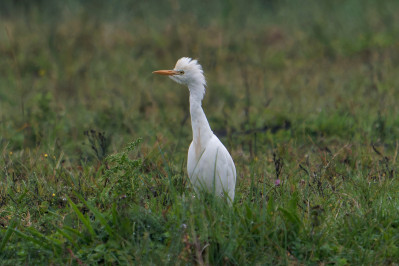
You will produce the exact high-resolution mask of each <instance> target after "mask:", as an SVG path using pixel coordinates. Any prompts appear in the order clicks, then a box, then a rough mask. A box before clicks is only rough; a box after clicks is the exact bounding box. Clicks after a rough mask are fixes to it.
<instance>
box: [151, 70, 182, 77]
mask: <svg viewBox="0 0 399 266" xmlns="http://www.w3.org/2000/svg"><path fill="white" fill-rule="evenodd" d="M152 73H153V74H158V75H164V76H173V75H180V72H179V71H174V70H157V71H154V72H152Z"/></svg>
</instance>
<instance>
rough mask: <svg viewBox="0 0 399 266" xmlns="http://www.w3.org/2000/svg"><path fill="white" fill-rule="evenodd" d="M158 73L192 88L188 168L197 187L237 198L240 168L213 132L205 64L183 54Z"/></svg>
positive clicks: (231, 198)
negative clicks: (205, 105)
mask: <svg viewBox="0 0 399 266" xmlns="http://www.w3.org/2000/svg"><path fill="white" fill-rule="evenodd" d="M153 73H154V74H159V75H167V76H169V77H170V78H171V79H172V80H174V81H176V82H177V83H180V84H183V85H186V86H187V87H188V89H189V91H190V115H191V126H192V130H193V141H192V142H191V144H190V148H189V149H188V158H187V172H188V176H189V178H190V181H191V184H192V185H193V187H194V189H195V191H196V192H197V193H198V192H199V191H206V192H211V193H213V194H214V195H217V196H221V197H224V196H228V201H229V203H230V204H231V203H232V202H233V200H234V189H235V185H236V168H235V166H234V162H233V159H232V158H231V156H230V154H229V152H228V151H227V149H226V148H225V147H224V146H223V144H222V143H221V142H220V140H219V139H218V138H217V137H216V136H215V134H213V132H212V130H211V127H210V126H209V123H208V120H207V119H206V116H205V113H204V111H203V110H202V106H201V105H202V99H203V98H204V94H205V86H206V81H205V77H204V73H203V71H202V67H201V65H200V64H199V63H198V61H197V60H193V59H191V58H188V57H183V58H180V59H179V60H178V61H177V63H176V66H175V68H174V69H173V70H158V71H154V72H153Z"/></svg>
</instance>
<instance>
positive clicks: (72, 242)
mask: <svg viewBox="0 0 399 266" xmlns="http://www.w3.org/2000/svg"><path fill="white" fill-rule="evenodd" d="M57 232H58V233H59V234H60V235H62V236H63V237H65V238H66V239H68V241H69V242H71V244H72V246H74V247H76V248H78V247H79V245H78V244H76V241H75V240H74V239H73V237H72V236H71V235H69V234H68V233H67V232H65V231H63V230H61V229H59V228H57Z"/></svg>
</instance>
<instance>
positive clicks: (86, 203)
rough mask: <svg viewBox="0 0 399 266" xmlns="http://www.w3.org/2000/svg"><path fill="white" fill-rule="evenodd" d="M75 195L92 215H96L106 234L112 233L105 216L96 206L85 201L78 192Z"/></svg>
mask: <svg viewBox="0 0 399 266" xmlns="http://www.w3.org/2000/svg"><path fill="white" fill-rule="evenodd" d="M74 194H75V195H76V197H78V198H79V199H80V200H81V201H82V202H83V203H84V204H85V205H86V206H87V208H89V210H90V211H92V212H93V213H94V215H95V216H96V218H97V219H98V220H99V221H100V223H101V224H102V225H103V226H104V228H105V231H107V233H108V234H110V235H113V234H114V232H113V230H112V228H111V226H109V224H108V222H107V220H106V219H105V217H104V216H103V215H102V213H101V212H99V211H98V210H97V208H95V207H94V206H92V205H91V204H90V203H88V202H86V201H85V200H84V198H83V197H82V196H81V195H79V194H78V193H76V192H75V193H74Z"/></svg>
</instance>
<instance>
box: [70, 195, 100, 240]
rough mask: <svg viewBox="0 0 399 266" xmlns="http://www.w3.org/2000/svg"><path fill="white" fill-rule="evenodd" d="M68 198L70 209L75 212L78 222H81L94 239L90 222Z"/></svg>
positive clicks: (94, 234)
mask: <svg viewBox="0 0 399 266" xmlns="http://www.w3.org/2000/svg"><path fill="white" fill-rule="evenodd" d="M67 198H68V201H69V204H70V205H71V207H72V209H73V210H74V211H75V213H76V215H77V216H78V218H79V220H80V221H82V223H83V224H84V226H85V227H86V229H87V230H88V231H89V233H90V234H91V235H92V236H93V237H95V236H96V233H95V232H94V229H93V227H92V226H91V223H90V221H89V220H88V219H87V218H86V217H85V216H84V215H83V214H82V213H81V212H80V211H79V209H78V207H77V206H76V205H75V203H73V202H72V200H71V199H70V198H69V197H67Z"/></svg>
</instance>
